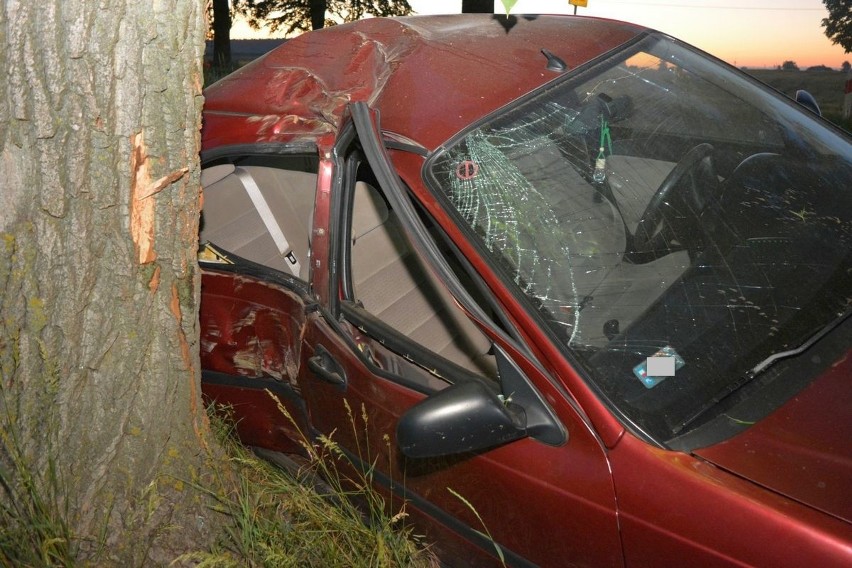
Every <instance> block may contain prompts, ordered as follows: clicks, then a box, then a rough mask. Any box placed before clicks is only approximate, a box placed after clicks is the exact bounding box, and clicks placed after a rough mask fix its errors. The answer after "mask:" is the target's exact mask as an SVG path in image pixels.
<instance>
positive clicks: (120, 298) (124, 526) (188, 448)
mask: <svg viewBox="0 0 852 568" xmlns="http://www.w3.org/2000/svg"><path fill="white" fill-rule="evenodd" d="M204 32H205V22H204V14H203V2H202V0H133V1H130V0H103V1H101V2H89V1H86V0H43V1H41V2H30V1H24V0H8V1H5V2H3V3H2V4H1V5H0V65H2V69H0V72H2V76H3V77H4V80H3V81H0V180H2V181H1V182H0V183H2V190H0V314H2V317H0V389H2V392H0V394H2V398H0V467H2V466H3V465H4V464H5V465H6V466H7V468H6V470H5V471H6V472H8V471H10V469H9V467H8V466H9V464H13V463H14V464H17V465H20V463H21V462H23V463H25V465H26V467H27V468H28V471H29V473H30V474H32V475H33V476H34V477H35V479H36V482H37V483H36V485H37V486H38V487H39V488H40V490H41V491H43V492H45V493H46V495H45V498H46V499H48V500H49V501H50V502H51V503H52V504H53V505H54V506H55V507H56V509H57V511H59V512H60V513H61V514H62V515H64V516H65V518H66V519H67V522H68V524H69V527H70V531H71V532H72V534H73V536H74V542H73V543H72V544H73V547H74V553H75V555H76V556H77V557H78V559H80V560H83V561H88V562H93V563H97V564H98V565H103V564H107V565H110V564H111V565H122V566H125V565H134V566H138V565H143V564H146V563H156V564H159V563H168V562H170V561H171V560H173V559H174V557H175V555H176V554H178V553H180V552H184V551H185V550H186V546H187V545H186V544H185V543H187V542H188V543H190V545H191V546H190V548H191V549H198V548H203V547H204V544H205V539H206V538H208V537H209V535H210V533H209V529H210V525H211V521H212V519H211V517H210V511H209V509H208V508H206V507H205V506H204V503H203V501H199V499H198V495H197V494H196V493H195V492H193V491H190V488H191V486H192V484H193V483H198V482H199V480H200V476H201V474H202V472H203V471H205V468H204V460H205V459H207V456H208V454H207V453H206V451H205V441H204V440H205V432H206V421H205V418H206V417H205V413H204V411H203V408H202V407H201V401H200V397H199V388H200V375H199V364H198V360H199V357H198V344H199V342H198V335H199V330H198V323H197V307H198V302H199V281H200V280H199V271H198V266H197V261H196V247H197V229H198V215H199V207H200V204H199V195H200V194H199V163H198V151H199V144H200V137H199V125H200V111H201V107H202V96H201V85H202V74H201V73H202V70H201V63H202V57H203V50H204ZM18 471H19V472H20V468H18ZM0 473H2V472H0ZM6 481H7V484H6V486H5V489H4V488H3V487H0V503H2V501H3V499H6V500H7V501H8V500H9V499H14V498H15V491H16V487H20V484H21V483H22V480H21V479H20V475H19V476H17V477H14V478H13V479H11V480H10V479H6ZM24 481H25V480H24ZM0 524H2V519H0ZM193 539H198V540H196V541H195V542H193Z"/></svg>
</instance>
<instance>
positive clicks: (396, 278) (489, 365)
mask: <svg viewBox="0 0 852 568" xmlns="http://www.w3.org/2000/svg"><path fill="white" fill-rule="evenodd" d="M350 258H351V262H352V285H353V287H354V293H355V298H356V299H358V300H360V301H361V303H362V304H363V305H364V308H365V309H366V310H367V311H369V312H370V313H371V314H373V315H374V316H376V317H377V318H379V319H381V320H382V321H384V322H385V323H387V324H388V325H390V326H391V327H393V328H394V329H396V330H397V331H399V332H400V333H403V334H404V335H406V336H408V337H409V338H410V339H411V340H413V341H416V342H417V343H419V344H420V345H423V346H424V347H426V348H428V349H430V350H431V351H433V352H435V353H437V354H438V355H441V356H442V357H444V358H446V359H448V360H450V361H452V362H454V363H456V364H458V365H460V366H462V367H464V368H466V369H469V370H471V371H473V372H476V373H479V374H485V375H487V376H495V369H494V358H493V357H491V356H489V355H487V353H488V351H489V349H490V347H491V342H490V340H489V339H488V338H487V337H486V336H485V335H484V334H483V333H482V332H481V331H480V330H479V328H477V327H476V325H475V324H474V323H473V322H471V321H470V320H469V319H468V318H467V317H466V316H465V315H464V313H463V312H462V310H461V308H459V307H458V305H456V303H455V300H454V299H453V298H452V296H451V295H450V294H449V292H447V290H446V288H445V287H444V286H443V284H442V283H441V282H440V281H439V280H438V279H437V278H436V277H435V276H434V275H433V274H432V272H431V270H429V268H428V267H427V266H426V265H425V264H424V263H423V261H422V260H421V259H420V257H419V256H418V255H417V254H416V253H415V252H414V250H413V249H412V248H411V246H410V245H409V242H408V238H407V237H406V235H405V234H404V232H403V230H402V228H401V226H400V224H399V220H398V219H397V217H396V215H395V214H394V212H393V211H391V210H389V209H388V206H387V204H386V203H385V201H384V198H383V197H382V196H381V195H380V194H379V193H378V191H376V189H375V188H373V187H372V186H370V185H368V184H366V183H364V182H358V183H357V184H356V186H355V195H354V202H353V217H352V249H351V257H350Z"/></svg>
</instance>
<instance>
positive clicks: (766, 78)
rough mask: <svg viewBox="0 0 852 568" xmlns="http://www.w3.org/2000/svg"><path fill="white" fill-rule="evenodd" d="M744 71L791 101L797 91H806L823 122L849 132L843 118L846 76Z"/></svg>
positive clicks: (849, 121)
mask: <svg viewBox="0 0 852 568" xmlns="http://www.w3.org/2000/svg"><path fill="white" fill-rule="evenodd" d="M746 72H747V73H749V74H750V75H752V76H753V77H755V78H757V79H758V80H760V81H762V82H764V83H766V84H767V85H769V86H771V87H773V88H774V89H776V90H778V91H781V92H782V93H784V94H785V95H787V96H788V97H790V98H794V97H795V96H796V91H798V90H799V89H804V90H805V91H808V92H809V93H810V94H811V95H813V96H814V98H815V99H816V100H817V103H819V106H820V110H822V114H823V116H824V117H825V118H826V119H827V120H829V121H831V122H833V123H834V124H836V125H837V126H839V127H840V128H843V129H845V130H846V131H847V132H852V119H850V118H845V119H844V118H843V99H844V96H845V93H844V86H845V84H846V79H847V75H846V73H843V72H841V71H781V70H778V69H746Z"/></svg>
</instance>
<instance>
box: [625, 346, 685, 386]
mask: <svg viewBox="0 0 852 568" xmlns="http://www.w3.org/2000/svg"><path fill="white" fill-rule="evenodd" d="M684 365H686V362H685V361H684V360H683V358H682V357H681V356H680V355H678V354H677V351H675V350H674V348H673V347H670V346H668V345H666V346H665V347H663V348H662V349H660V350H659V351H657V352H656V353H654V354H653V355H651V356H650V357H648V358H647V359H645V360H644V361H642V362H641V363H639V364H638V365H636V366H635V367H633V374H634V375H636V378H637V379H639V380H640V381H642V384H643V385H645V388H647V389H651V388H654V387H655V386H657V385H658V384H660V383H661V382H662V381H663V380H664V379H666V377H674V376H675V371H677V370H678V369H680V368H681V367H683V366H684Z"/></svg>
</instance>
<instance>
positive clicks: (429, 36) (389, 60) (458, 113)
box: [202, 14, 646, 150]
mask: <svg viewBox="0 0 852 568" xmlns="http://www.w3.org/2000/svg"><path fill="white" fill-rule="evenodd" d="M644 31H646V28H642V27H638V26H634V25H632V24H627V23H624V22H617V21H613V20H604V19H598V18H588V17H572V16H510V17H508V18H507V17H506V16H501V15H488V14H461V15H447V16H410V17H404V18H393V19H392V18H371V19H366V20H360V21H358V22H353V23H351V24H344V25H339V26H333V27H331V28H327V29H323V30H318V31H314V32H310V33H307V34H304V35H301V36H299V37H297V38H294V39H292V40H289V41H287V42H285V43H284V44H282V45H281V46H280V47H278V48H276V49H274V50H273V51H271V52H269V53H268V54H266V55H265V56H263V57H261V58H259V59H257V60H255V61H253V62H252V63H250V64H248V65H246V66H245V67H243V68H241V69H239V70H237V71H236V72H234V73H232V74H231V75H229V76H227V77H225V78H224V79H222V80H220V81H218V82H217V83H215V84H213V85H211V86H210V87H209V88H207V89H206V90H205V93H204V94H205V110H204V127H203V134H202V136H203V147H204V149H205V150H210V149H212V148H215V147H218V146H222V145H230V144H244V143H257V142H286V141H293V140H300V139H305V140H306V141H311V140H313V141H315V140H316V139H317V138H318V137H319V136H322V135H324V134H327V133H330V132H335V131H336V130H337V129H338V127H339V125H340V120H341V117H342V116H343V113H344V111H345V107H346V104H347V103H349V102H354V101H366V102H368V103H369V104H370V105H371V106H372V107H373V108H376V109H377V110H379V112H380V117H381V127H382V128H383V129H384V130H388V131H392V132H394V133H397V134H400V135H402V136H405V137H407V138H410V139H411V140H414V141H416V142H418V143H419V144H421V145H422V146H424V147H426V148H427V149H430V150H431V149H434V148H435V147H437V146H438V145H440V144H441V143H443V142H444V141H446V140H447V139H448V138H450V137H451V136H452V135H453V134H455V133H457V132H458V131H460V130H461V129H463V128H464V127H466V126H468V125H469V124H471V123H472V122H475V121H476V120H478V119H480V118H481V117H483V116H485V115H487V114H488V113H490V112H492V111H494V110H496V109H498V108H500V107H502V106H504V105H505V104H507V103H508V102H510V101H512V100H514V99H516V98H518V97H520V96H522V95H523V94H525V93H527V92H529V91H530V90H532V89H535V88H536V87H538V86H540V85H542V84H544V83H546V82H548V81H550V80H552V79H553V78H555V77H556V76H557V75H558V74H559V71H552V70H548V69H547V58H546V57H545V56H544V55H543V54H542V51H541V50H542V49H545V50H548V51H550V52H551V53H553V54H554V55H556V56H557V57H559V58H560V59H562V60H563V61H564V62H565V64H566V65H567V67H568V69H573V68H575V67H577V66H579V65H582V64H583V63H586V62H587V61H589V60H591V59H594V58H596V57H598V56H600V55H602V54H604V53H606V52H608V51H610V50H612V49H614V48H616V47H618V46H619V45H621V44H623V43H625V42H627V41H630V40H631V39H633V38H635V37H636V36H637V35H640V34H642V33H643V32H644Z"/></svg>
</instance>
